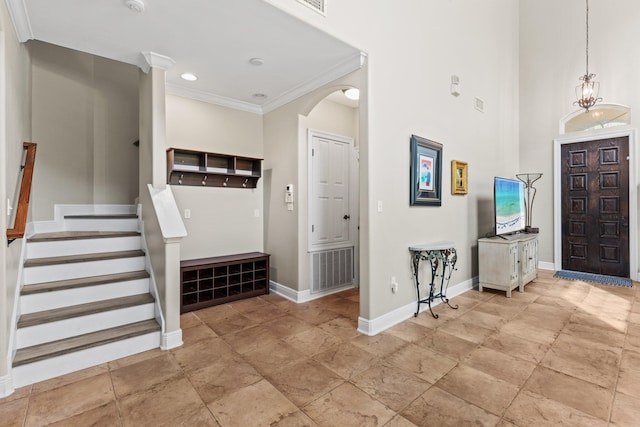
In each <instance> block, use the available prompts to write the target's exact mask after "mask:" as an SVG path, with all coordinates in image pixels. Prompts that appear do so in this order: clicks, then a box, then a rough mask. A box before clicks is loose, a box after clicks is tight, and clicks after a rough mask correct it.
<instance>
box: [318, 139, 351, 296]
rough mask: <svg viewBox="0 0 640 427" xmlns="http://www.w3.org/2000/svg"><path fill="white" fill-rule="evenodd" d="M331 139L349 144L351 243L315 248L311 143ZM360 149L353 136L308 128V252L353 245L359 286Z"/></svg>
mask: <svg viewBox="0 0 640 427" xmlns="http://www.w3.org/2000/svg"><path fill="white" fill-rule="evenodd" d="M314 136H317V137H320V138H326V139H331V140H334V141H339V142H343V143H346V144H348V145H349V150H350V151H349V211H350V212H351V213H350V215H351V220H350V221H349V236H350V241H351V243H350V244H348V245H347V244H344V243H340V244H333V245H327V246H324V247H322V248H313V247H312V245H311V225H312V224H311V223H312V212H313V198H312V197H311V194H312V192H313V188H312V186H313V183H312V179H311V178H312V165H311V163H312V159H311V144H312V143H313V137H314ZM359 155H360V153H359V150H358V149H357V148H356V147H355V140H354V139H353V138H351V137H347V136H342V135H337V134H334V133H330V132H325V131H321V130H318V129H312V128H308V129H307V196H308V197H307V253H308V254H311V253H313V252H317V251H322V250H329V249H340V248H344V247H349V246H353V271H354V273H353V276H354V277H353V285H354V286H356V287H359V286H360V284H359V277H360V230H359V228H360V227H359V225H360V209H359V208H360V204H359V201H360V186H359V183H358V177H359V170H360V169H359V168H360V162H359Z"/></svg>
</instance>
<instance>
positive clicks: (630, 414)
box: [611, 393, 640, 427]
mask: <svg viewBox="0 0 640 427" xmlns="http://www.w3.org/2000/svg"><path fill="white" fill-rule="evenodd" d="M639 420H640V399H639V398H635V397H631V396H627V395H626V394H623V393H616V396H615V398H614V401H613V410H612V412H611V425H613V426H625V427H627V426H628V427H636V426H637V425H638V421H639Z"/></svg>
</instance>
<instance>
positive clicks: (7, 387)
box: [0, 373, 15, 399]
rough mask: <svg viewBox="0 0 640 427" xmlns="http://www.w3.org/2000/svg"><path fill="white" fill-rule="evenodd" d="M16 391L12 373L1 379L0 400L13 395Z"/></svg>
mask: <svg viewBox="0 0 640 427" xmlns="http://www.w3.org/2000/svg"><path fill="white" fill-rule="evenodd" d="M14 391H15V389H14V388H13V381H12V379H11V373H9V374H7V375H5V376H2V377H0V399H1V398H3V397H7V396H9V395H11V394H13V392H14Z"/></svg>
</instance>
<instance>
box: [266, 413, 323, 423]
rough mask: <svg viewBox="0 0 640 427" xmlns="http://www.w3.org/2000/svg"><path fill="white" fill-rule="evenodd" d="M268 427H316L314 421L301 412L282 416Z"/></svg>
mask: <svg viewBox="0 0 640 427" xmlns="http://www.w3.org/2000/svg"><path fill="white" fill-rule="evenodd" d="M269 427H318V424H316V422H315V421H313V420H312V419H311V418H309V417H308V416H307V414H305V413H304V412H302V411H297V412H293V413H291V414H287V415H283V416H282V417H281V418H280V419H279V420H278V421H274V422H272V423H271V424H270V425H269Z"/></svg>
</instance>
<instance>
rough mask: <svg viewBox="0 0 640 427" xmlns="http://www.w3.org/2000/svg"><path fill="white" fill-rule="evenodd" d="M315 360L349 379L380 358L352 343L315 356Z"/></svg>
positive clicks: (343, 344) (340, 345)
mask: <svg viewBox="0 0 640 427" xmlns="http://www.w3.org/2000/svg"><path fill="white" fill-rule="evenodd" d="M313 360H315V361H316V362H319V363H322V364H323V365H324V366H325V367H327V368H329V369H331V370H332V371H333V372H335V373H336V374H338V375H340V376H341V377H342V378H344V379H346V380H348V379H349V378H351V377H353V376H354V375H357V374H359V373H360V372H362V371H364V370H366V369H369V368H370V367H371V366H373V365H374V364H375V363H376V362H377V360H378V358H377V357H376V356H374V355H373V354H371V353H369V352H366V351H364V350H362V349H361V348H360V347H356V346H355V345H353V344H351V343H342V344H339V345H338V346H335V347H332V348H331V349H329V350H327V351H324V352H322V353H319V354H316V355H315V356H313Z"/></svg>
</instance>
